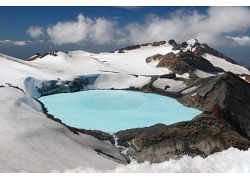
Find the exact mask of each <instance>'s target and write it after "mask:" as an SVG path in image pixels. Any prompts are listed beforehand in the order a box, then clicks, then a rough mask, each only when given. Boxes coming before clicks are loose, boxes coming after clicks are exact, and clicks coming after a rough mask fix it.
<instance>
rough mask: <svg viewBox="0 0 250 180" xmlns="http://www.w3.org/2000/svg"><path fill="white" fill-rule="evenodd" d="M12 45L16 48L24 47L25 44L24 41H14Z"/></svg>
mask: <svg viewBox="0 0 250 180" xmlns="http://www.w3.org/2000/svg"><path fill="white" fill-rule="evenodd" d="M13 44H14V45H17V46H24V45H26V42H25V41H14V42H13Z"/></svg>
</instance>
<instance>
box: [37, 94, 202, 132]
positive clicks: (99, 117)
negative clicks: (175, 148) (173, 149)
mask: <svg viewBox="0 0 250 180" xmlns="http://www.w3.org/2000/svg"><path fill="white" fill-rule="evenodd" d="M39 100H40V101H42V102H43V103H44V104H45V107H46V108H47V109H48V112H49V113H50V114H53V115H54V116H55V117H57V118H59V119H61V120H62V122H64V123H65V124H67V125H69V126H73V127H77V128H84V129H97V130H101V131H105V132H110V133H113V132H117V131H119V130H125V129H129V128H137V127H146V126H151V125H155V124H157V123H163V124H173V123H176V122H180V121H185V120H191V119H192V118H193V117H194V116H196V115H198V114H200V113H201V112H200V111H199V110H196V109H193V108H188V107H185V106H183V105H181V104H180V103H178V102H177V100H175V99H173V98H169V97H166V96H161V95H156V94H149V93H141V92H134V91H123V90H89V91H80V92H75V93H62V94H55V95H50V96H44V97H41V98H40V99H39Z"/></svg>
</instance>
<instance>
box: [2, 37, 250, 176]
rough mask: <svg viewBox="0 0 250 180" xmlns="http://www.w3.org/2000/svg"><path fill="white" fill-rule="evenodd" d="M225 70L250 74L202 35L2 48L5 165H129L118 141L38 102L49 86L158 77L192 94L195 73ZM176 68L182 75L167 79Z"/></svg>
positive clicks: (34, 168)
mask: <svg viewBox="0 0 250 180" xmlns="http://www.w3.org/2000/svg"><path fill="white" fill-rule="evenodd" d="M170 53H171V54H172V55H171V56H169V54H170ZM183 53H184V54H183ZM185 53H186V54H185ZM187 54H188V56H187ZM190 56H191V57H192V63H191V61H189V59H188V57H190ZM193 57H194V58H193ZM177 63H178V66H176V64H177ZM159 64H163V65H161V66H160V65H159ZM204 64H206V65H205V67H203V66H202V65H204ZM182 67H185V68H184V69H182ZM208 67H209V68H208ZM223 71H231V72H233V73H235V74H238V75H239V76H242V77H243V78H245V77H247V76H249V75H250V72H249V70H248V69H247V68H245V67H243V66H241V65H239V64H237V63H235V62H234V61H233V60H232V59H230V58H228V57H226V56H225V55H223V54H221V53H219V52H217V51H215V50H213V49H212V48H209V47H208V46H207V45H205V44H200V43H199V42H198V41H197V40H195V39H193V40H189V41H187V42H184V43H181V44H177V43H176V42H174V41H169V42H166V41H161V42H154V43H146V44H142V45H133V46H129V47H126V48H123V49H120V50H116V51H114V52H103V53H98V54H96V53H89V52H85V51H70V52H62V51H51V52H48V53H46V54H44V55H40V54H36V55H34V56H32V57H31V58H29V59H28V60H21V59H18V58H14V57H10V56H6V55H4V54H0V114H1V116H0V122H1V124H2V128H1V129H0V138H1V141H0V151H1V153H0V162H1V163H0V171H1V172H9V171H14V172H19V171H30V172H48V171H52V170H55V169H56V170H60V171H64V170H66V169H74V168H76V167H77V166H80V165H84V166H90V167H94V168H97V169H107V168H109V169H113V168H115V167H116V166H117V165H118V164H126V159H125V158H124V157H123V156H122V155H121V154H120V153H119V151H118V150H117V149H116V148H115V147H114V146H113V145H112V144H111V143H110V142H105V141H100V140H98V139H96V138H95V137H93V136H90V135H86V134H81V133H80V135H75V134H74V133H72V131H70V129H68V128H67V127H66V126H64V125H62V124H60V123H58V122H56V121H52V120H51V119H49V118H48V117H47V116H46V115H45V114H44V113H43V110H42V106H41V104H39V103H38V102H37V101H36V99H37V98H39V97H40V96H41V95H45V94H44V93H46V92H45V91H49V92H51V93H57V92H62V91H65V92H67V91H70V88H72V86H73V85H72V83H71V82H73V81H74V82H75V81H76V82H78V81H80V80H81V79H88V78H94V80H93V81H91V83H89V84H84V87H83V86H82V85H81V84H80V85H81V86H80V87H79V88H78V87H74V88H78V89H80V90H82V89H86V88H87V89H111V88H114V89H128V88H131V87H132V88H141V87H143V86H144V85H146V84H148V83H150V82H151V81H152V78H155V79H154V82H153V83H152V86H153V87H154V88H158V89H161V90H163V91H165V92H169V93H176V92H181V93H182V94H185V93H186V94H187V93H189V92H191V91H192V90H193V89H192V90H190V89H189V88H188V85H189V84H188V81H190V79H197V78H206V77H209V76H216V75H218V74H221V73H223ZM171 73H175V74H174V77H175V76H176V78H173V77H171V78H160V77H159V76H160V75H166V74H171ZM191 73H193V74H191ZM193 75H195V76H193ZM79 79H80V80H79ZM76 84H77V83H76ZM78 85H79V83H78ZM57 88H58V89H57ZM52 90H53V92H52ZM47 93H48V92H47ZM48 94H49V93H48ZM100 152H102V153H100ZM52 159H53V160H52Z"/></svg>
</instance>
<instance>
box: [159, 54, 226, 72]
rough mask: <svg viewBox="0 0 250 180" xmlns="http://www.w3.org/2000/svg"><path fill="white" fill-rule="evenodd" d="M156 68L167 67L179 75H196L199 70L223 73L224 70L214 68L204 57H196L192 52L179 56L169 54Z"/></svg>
mask: <svg viewBox="0 0 250 180" xmlns="http://www.w3.org/2000/svg"><path fill="white" fill-rule="evenodd" d="M156 67H166V68H168V69H169V70H171V71H173V72H175V73H177V74H180V75H181V74H184V73H189V74H192V75H193V74H194V72H195V71H196V70H197V69H199V70H201V71H205V72H215V73H217V72H222V71H223V70H222V69H221V68H218V67H214V66H213V65H212V64H211V63H210V62H209V61H208V60H206V59H205V58H203V57H202V56H199V55H196V54H194V53H192V52H190V51H187V52H179V53H177V54H174V53H172V52H171V53H168V54H166V55H164V56H163V57H162V58H161V59H160V61H159V63H158V64H157V66H156Z"/></svg>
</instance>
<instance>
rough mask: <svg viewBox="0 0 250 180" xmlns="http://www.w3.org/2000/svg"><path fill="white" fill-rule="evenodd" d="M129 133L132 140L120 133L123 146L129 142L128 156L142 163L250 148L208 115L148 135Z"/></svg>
mask: <svg viewBox="0 0 250 180" xmlns="http://www.w3.org/2000/svg"><path fill="white" fill-rule="evenodd" d="M134 131H136V130H134ZM125 133H127V134H128V133H129V136H128V137H130V138H131V137H132V138H131V139H130V138H129V139H128V138H127V137H126V136H125V137H126V138H123V136H122V134H124V132H118V133H117V134H116V135H117V136H118V137H119V139H120V140H119V142H122V143H121V144H123V145H126V143H125V141H128V142H129V144H130V145H129V151H128V153H129V154H130V155H132V156H133V157H135V158H136V159H137V160H138V161H139V162H144V161H150V162H153V163H159V162H163V161H166V160H169V159H170V158H174V159H179V158H181V157H182V156H183V155H189V156H197V155H200V156H202V157H206V156H208V155H210V154H213V153H215V152H219V151H222V150H225V149H227V148H229V147H231V146H233V147H236V148H239V149H243V150H247V149H248V148H249V147H250V142H249V140H248V139H246V138H244V137H242V136H241V135H240V134H238V133H237V132H236V131H234V129H233V127H232V126H231V125H230V124H229V123H227V122H226V121H224V120H223V119H218V118H216V117H214V115H213V114H207V113H204V114H201V115H199V116H198V117H196V118H195V119H193V120H192V121H188V122H181V123H177V124H174V125H172V126H161V127H158V128H155V127H154V126H153V127H149V128H145V131H143V130H137V133H133V130H130V131H128V132H125Z"/></svg>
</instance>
